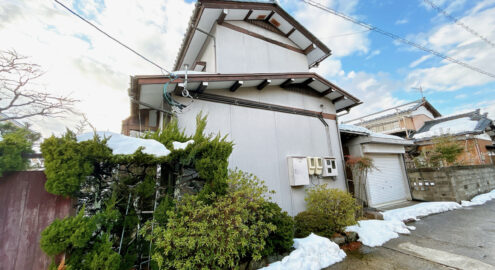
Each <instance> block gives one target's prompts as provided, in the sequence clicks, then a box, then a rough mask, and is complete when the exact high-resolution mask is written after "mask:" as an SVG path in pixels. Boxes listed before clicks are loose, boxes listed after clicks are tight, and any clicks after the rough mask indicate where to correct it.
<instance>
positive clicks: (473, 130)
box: [413, 109, 495, 165]
mask: <svg viewBox="0 0 495 270" xmlns="http://www.w3.org/2000/svg"><path fill="white" fill-rule="evenodd" d="M444 136H452V137H453V138H455V140H457V141H458V143H459V145H461V146H462V147H463V148H464V151H463V152H462V154H461V155H460V156H459V157H458V158H457V162H458V163H460V164H465V165H479V164H489V163H492V162H493V160H492V159H493V156H491V155H490V153H493V142H494V139H495V123H494V122H493V121H492V120H491V119H489V118H488V117H487V114H486V113H485V114H480V110H479V109H478V110H476V111H472V112H468V113H463V114H457V115H450V116H445V117H441V118H437V119H434V120H431V121H428V122H426V123H425V125H424V126H423V127H422V128H421V129H419V130H418V132H416V133H415V134H414V135H413V139H414V142H415V144H416V145H417V147H418V149H417V152H418V153H421V152H428V151H430V150H431V149H433V147H434V143H435V142H434V139H435V138H438V137H444Z"/></svg>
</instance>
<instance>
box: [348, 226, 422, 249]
mask: <svg viewBox="0 0 495 270" xmlns="http://www.w3.org/2000/svg"><path fill="white" fill-rule="evenodd" d="M415 229H416V228H415V227H414V226H407V225H406V224H404V222H402V221H399V220H375V219H372V220H361V221H359V222H358V224H357V225H353V226H348V227H347V228H346V231H348V232H356V233H357V234H358V235H359V241H360V242H361V243H363V244H364V245H367V246H369V247H376V246H381V245H383V244H385V243H386V242H387V241H389V240H390V239H394V238H397V237H399V233H402V234H409V233H410V231H409V230H415Z"/></svg>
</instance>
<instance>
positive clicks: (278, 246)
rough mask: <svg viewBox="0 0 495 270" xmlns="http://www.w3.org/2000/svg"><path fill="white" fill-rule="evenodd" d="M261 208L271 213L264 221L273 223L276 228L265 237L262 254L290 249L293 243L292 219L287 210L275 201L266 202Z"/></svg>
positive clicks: (280, 252)
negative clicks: (283, 209)
mask: <svg viewBox="0 0 495 270" xmlns="http://www.w3.org/2000/svg"><path fill="white" fill-rule="evenodd" d="M263 208H264V209H263V211H266V212H268V213H271V218H267V219H266V222H268V223H271V224H273V225H275V227H276V229H275V231H273V232H271V233H270V234H269V235H268V237H267V238H266V244H265V248H264V250H263V253H262V255H263V256H269V255H273V254H283V253H285V252H287V251H290V250H291V249H292V245H293V244H294V219H293V218H292V217H291V216H289V214H287V212H285V211H282V209H281V208H280V206H278V204H276V203H273V202H266V203H265V204H264V205H263Z"/></svg>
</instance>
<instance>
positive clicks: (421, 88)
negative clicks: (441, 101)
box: [412, 84, 425, 99]
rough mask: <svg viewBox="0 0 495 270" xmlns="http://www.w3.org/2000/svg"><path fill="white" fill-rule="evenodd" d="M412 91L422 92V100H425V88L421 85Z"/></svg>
mask: <svg viewBox="0 0 495 270" xmlns="http://www.w3.org/2000/svg"><path fill="white" fill-rule="evenodd" d="M412 89H415V90H419V92H421V99H425V96H424V95H423V87H422V86H421V84H420V85H419V87H413V88H412Z"/></svg>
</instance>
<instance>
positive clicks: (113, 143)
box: [77, 131, 170, 157]
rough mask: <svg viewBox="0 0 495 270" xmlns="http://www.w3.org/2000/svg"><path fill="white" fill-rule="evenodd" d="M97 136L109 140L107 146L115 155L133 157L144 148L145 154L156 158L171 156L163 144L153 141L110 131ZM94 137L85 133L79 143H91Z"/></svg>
mask: <svg viewBox="0 0 495 270" xmlns="http://www.w3.org/2000/svg"><path fill="white" fill-rule="evenodd" d="M96 135H98V137H100V138H101V139H104V138H109V139H108V141H107V146H108V147H109V148H110V149H112V153H113V154H114V155H132V154H134V153H135V152H136V150H137V149H138V148H139V147H143V149H142V151H143V153H145V154H150V155H153V156H156V157H163V156H167V155H168V154H170V151H169V150H168V149H167V148H166V147H165V146H164V145H163V144H161V143H159V142H158V141H155V140H152V139H141V138H134V137H129V136H125V135H122V134H118V133H114V132H108V131H97V132H96ZM94 136H95V133H94V132H88V133H84V134H81V135H79V136H77V141H78V142H83V141H89V140H92V139H93V138H94Z"/></svg>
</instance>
